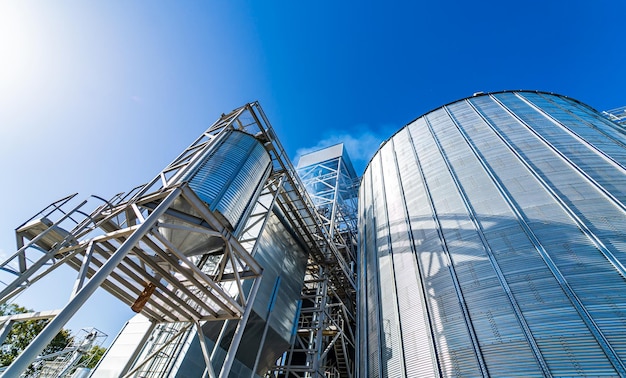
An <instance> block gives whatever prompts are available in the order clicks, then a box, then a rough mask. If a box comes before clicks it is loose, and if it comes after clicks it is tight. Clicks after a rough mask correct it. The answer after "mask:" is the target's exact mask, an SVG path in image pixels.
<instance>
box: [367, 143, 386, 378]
mask: <svg viewBox="0 0 626 378" xmlns="http://www.w3.org/2000/svg"><path fill="white" fill-rule="evenodd" d="M376 158H378V159H379V160H381V159H380V155H376V156H374V158H373V159H376ZM373 159H372V160H373ZM381 164H382V160H381ZM370 185H374V183H373V179H372V172H371V171H370ZM371 192H372V195H371V197H372V204H373V205H374V209H373V210H374V212H376V202H377V200H376V198H375V197H374V191H373V189H372V191H371ZM377 223H378V218H377V217H374V227H373V230H372V231H373V232H374V248H373V249H372V252H373V253H372V254H373V257H374V259H373V262H374V272H376V274H375V279H376V304H377V305H378V306H377V307H378V308H377V311H376V315H377V318H378V345H381V344H382V340H384V337H381V336H384V335H383V334H382V333H381V332H382V330H383V321H382V316H383V315H382V311H380V306H381V303H382V301H381V292H380V291H381V288H380V274H379V272H380V265H379V264H378V225H377ZM381 349H382V348H378V351H377V352H378V353H377V354H378V376H379V377H381V378H382V377H383V370H382V369H383V366H382V362H383V355H382V350H381Z"/></svg>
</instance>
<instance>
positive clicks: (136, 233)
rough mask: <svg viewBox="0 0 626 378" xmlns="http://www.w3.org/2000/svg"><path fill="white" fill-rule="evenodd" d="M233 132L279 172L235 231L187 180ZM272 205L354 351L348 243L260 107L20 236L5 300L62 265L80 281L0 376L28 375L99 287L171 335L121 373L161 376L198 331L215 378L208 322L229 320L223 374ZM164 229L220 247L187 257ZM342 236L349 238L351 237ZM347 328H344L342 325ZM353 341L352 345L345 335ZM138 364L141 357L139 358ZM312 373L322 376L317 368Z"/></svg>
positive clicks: (248, 108) (0, 291) (7, 272)
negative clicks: (144, 176)
mask: <svg viewBox="0 0 626 378" xmlns="http://www.w3.org/2000/svg"><path fill="white" fill-rule="evenodd" d="M229 129H236V130H241V131H245V132H246V133H249V134H251V135H254V136H255V137H256V138H257V139H258V140H260V141H261V142H262V143H263V144H264V146H265V147H266V149H267V151H268V152H269V154H270V156H271V159H272V173H271V175H270V176H269V178H268V179H267V181H266V182H265V184H264V185H263V187H262V188H261V191H260V193H259V194H258V197H257V200H256V204H255V205H254V206H251V207H250V209H249V210H248V213H247V214H246V217H245V219H246V221H245V222H243V226H242V227H241V228H240V229H238V230H235V231H234V232H233V231H232V230H230V229H229V228H228V227H226V226H225V225H224V224H223V222H222V220H221V219H220V218H218V217H216V216H215V215H214V214H213V213H212V212H211V211H209V209H208V208H207V206H206V204H204V203H203V202H202V201H201V200H200V198H199V197H198V196H197V195H196V193H195V192H194V191H193V190H192V189H191V188H190V187H189V186H188V184H187V183H186V182H185V181H181V178H182V177H185V174H186V173H187V172H188V171H189V170H190V169H191V168H192V167H193V166H194V164H195V163H196V162H197V161H199V159H201V157H202V156H203V153H204V152H205V151H206V150H207V149H208V148H210V147H211V144H212V143H213V141H214V140H215V139H216V138H218V137H219V136H220V133H223V132H225V131H226V130H229ZM274 206H276V207H278V208H279V209H280V210H281V212H282V213H283V214H284V215H285V218H286V221H287V222H288V223H289V225H290V227H291V228H292V229H293V230H294V231H295V233H296V234H297V235H298V236H299V237H300V238H301V240H302V242H303V243H304V245H305V246H306V248H307V249H308V252H309V261H310V263H309V270H308V276H307V277H310V279H308V280H307V284H306V285H305V288H304V289H303V293H307V292H309V291H310V290H311V288H312V287H315V290H317V292H318V293H320V294H321V297H320V298H322V299H321V301H322V302H320V305H322V307H320V308H326V307H328V308H340V309H341V310H340V311H334V310H333V311H331V312H330V314H329V315H328V316H326V317H325V319H330V320H332V321H333V322H335V323H336V324H337V329H340V330H341V335H342V337H341V340H340V344H341V345H345V343H346V340H350V341H349V343H350V344H351V345H352V348H353V345H354V343H353V341H352V340H353V338H354V336H353V332H352V330H353V328H354V327H353V323H354V311H355V310H354V308H355V307H354V292H355V275H354V273H353V270H352V265H351V263H352V261H353V260H354V252H353V251H352V245H353V244H354V243H353V241H352V238H353V236H351V234H350V235H349V233H346V232H345V230H344V229H342V228H341V227H339V226H338V224H337V223H336V222H335V223H334V222H330V223H329V222H328V221H327V218H328V217H322V216H320V214H318V212H317V211H316V210H315V206H314V205H313V201H312V200H311V198H309V195H308V194H307V191H306V190H305V187H304V185H303V184H302V183H301V181H300V179H299V178H298V175H297V174H296V171H295V169H294V168H293V166H292V164H291V162H290V161H289V159H288V157H287V156H286V154H285V151H284V149H283V147H282V146H281V144H280V142H279V141H278V139H277V138H276V135H275V133H274V131H273V129H272V127H271V126H270V123H269V121H268V120H267V117H266V116H265V114H264V113H263V110H262V109H261V107H260V106H259V104H258V103H256V102H255V103H250V104H246V105H244V106H242V107H240V108H238V109H235V110H233V111H232V112H230V113H228V114H223V115H222V116H221V117H220V118H219V119H218V120H217V121H216V122H215V123H214V124H213V125H212V126H211V127H210V128H209V129H208V130H207V131H205V132H204V133H203V134H202V135H200V137H199V138H198V139H196V140H195V141H194V142H193V143H192V144H191V145H190V146H189V147H188V148H187V149H186V150H185V151H184V152H183V153H182V154H180V155H179V156H178V157H177V158H176V159H174V161H172V163H170V164H169V165H168V167H167V168H165V169H164V170H163V171H162V172H160V173H159V174H158V175H157V176H156V177H155V178H154V179H153V180H152V181H150V182H148V183H147V184H145V185H142V186H140V187H137V188H135V189H133V190H132V191H130V192H129V193H128V194H119V195H116V196H114V197H113V198H111V199H110V200H104V199H102V198H100V197H96V196H92V197H90V198H89V199H88V200H85V201H82V202H79V201H77V197H76V195H72V196H68V197H66V198H63V199H61V200H59V201H56V202H54V203H53V204H51V205H50V206H49V207H47V208H46V209H44V210H42V211H41V212H40V213H38V214H37V215H35V216H34V217H32V218H31V219H30V220H29V221H27V222H25V223H24V224H23V225H22V226H20V227H18V228H17V230H16V235H17V240H18V251H17V252H15V253H14V254H13V255H12V256H10V257H9V258H8V259H7V260H6V261H4V262H3V263H2V264H0V270H1V272H2V274H3V275H2V283H1V284H2V286H0V303H5V302H6V301H7V300H9V299H10V298H12V297H14V296H15V295H17V294H18V293H20V292H22V291H23V290H26V289H27V288H28V287H30V285H32V284H33V283H34V282H36V281H38V280H40V279H41V278H43V277H45V276H46V275H47V274H49V273H50V272H52V271H54V270H55V269H57V268H58V267H59V266H61V265H64V264H67V265H69V266H71V267H72V268H74V269H75V270H76V271H77V272H78V274H77V278H76V281H75V285H74V289H73V291H72V293H71V295H70V300H69V302H68V303H67V304H66V306H65V307H64V308H63V309H62V310H60V311H59V312H58V313H56V315H55V316H54V318H53V320H52V321H51V322H50V323H49V324H48V325H47V327H46V328H45V329H44V330H43V331H42V333H41V334H40V335H39V336H38V337H37V338H36V339H35V340H34V341H33V342H32V343H31V345H30V346H29V347H28V348H27V349H26V350H25V351H24V352H23V353H22V354H21V355H20V357H19V358H17V359H16V360H15V361H14V363H13V364H12V365H11V366H9V368H8V369H7V370H6V372H5V376H18V375H19V374H20V373H21V372H22V371H24V370H25V369H26V368H27V367H28V365H29V364H30V362H31V361H32V360H34V358H35V357H36V356H37V355H38V354H39V353H40V351H41V350H42V349H43V348H44V347H45V346H46V345H47V344H48V342H49V341H50V340H51V339H52V338H53V337H54V335H56V333H57V332H58V331H59V330H60V329H61V328H62V327H63V326H64V325H65V324H66V323H67V321H69V319H70V318H71V317H72V316H73V315H74V314H75V313H76V312H77V311H78V310H79V309H80V307H81V306H82V305H83V304H84V303H85V302H86V301H87V299H88V298H89V297H90V296H91V295H92V294H93V293H94V291H95V290H96V289H97V288H98V287H102V288H104V289H105V290H107V291H108V292H109V293H111V294H113V295H114V296H115V297H117V298H118V299H120V300H121V301H122V302H124V303H126V304H128V305H129V306H132V307H133V309H134V310H136V311H137V312H140V313H141V314H143V315H145V316H146V317H147V318H148V319H150V321H151V322H152V324H153V326H152V327H153V330H154V329H156V327H160V328H161V329H164V328H163V327H166V328H167V329H168V332H165V333H164V334H167V335H168V336H167V337H164V338H162V339H161V340H159V343H154V344H152V347H151V349H150V351H149V352H146V350H143V351H141V350H137V351H135V354H133V355H132V356H129V363H128V364H127V366H126V367H125V368H124V373H125V374H126V376H132V375H136V374H139V373H141V372H142V369H143V370H145V369H147V368H148V367H151V368H150V369H152V368H154V366H158V368H157V369H156V370H152V372H151V373H150V374H152V375H151V376H163V375H164V374H166V372H167V369H169V368H170V367H171V360H169V362H167V361H164V360H163V359H161V360H159V356H163V354H164V352H165V351H166V350H169V351H171V352H172V353H174V352H177V353H180V352H181V350H182V349H181V348H182V345H183V343H184V341H185V340H186V338H188V337H189V335H190V334H192V333H193V332H194V330H195V332H197V333H198V334H199V336H200V337H199V339H200V340H201V347H202V352H203V355H204V358H205V362H206V366H207V373H208V374H209V376H217V374H216V373H215V372H213V368H212V358H213V357H214V353H213V352H214V351H213V352H212V351H210V350H209V348H208V347H207V345H206V343H205V342H203V340H204V337H203V334H202V324H203V323H204V322H207V321H216V320H226V323H228V322H230V321H234V322H237V328H236V332H235V335H234V336H233V338H232V340H231V342H230V347H229V349H228V352H227V355H226V359H225V361H224V363H223V364H222V369H221V371H220V374H219V376H220V377H226V376H227V375H228V373H229V371H230V367H231V366H232V363H233V360H234V356H235V353H236V351H237V347H238V344H239V341H240V340H241V334H242V332H243V331H244V328H245V324H246V322H247V319H248V316H249V314H250V312H251V308H252V305H251V303H252V302H253V301H254V298H255V294H256V291H257V290H258V287H259V285H258V284H259V282H260V279H259V278H260V277H261V275H262V268H261V267H260V266H259V264H258V263H257V262H256V260H255V259H254V257H253V256H254V252H255V248H256V245H257V243H256V242H257V239H258V237H259V235H260V234H261V232H262V231H263V229H264V226H265V223H266V220H267V218H268V215H269V213H270V212H271V209H272V208H273V207H274ZM332 219H335V217H332ZM167 229H169V230H176V232H180V233H187V234H189V235H194V236H197V235H201V236H202V237H207V238H209V237H210V238H215V239H218V240H220V241H221V242H220V243H218V244H219V245H218V246H217V247H216V248H215V249H214V250H213V251H211V252H210V253H208V254H205V255H202V256H186V255H185V254H184V253H182V252H181V251H179V250H178V249H177V248H176V246H175V245H173V244H172V243H171V242H170V241H168V239H167V238H166V237H165V236H164V235H163V231H164V230H167ZM346 236H349V239H348V241H346ZM246 280H250V281H252V282H253V284H252V285H249V286H251V288H250V289H249V290H246V289H244V286H245V285H244V281H246ZM312 281H315V282H321V283H323V285H324V287H325V289H324V290H321V291H320V290H319V287H318V286H317V283H316V284H314V285H313V286H310V285H311V282H312ZM328 293H333V296H329V295H328ZM328 298H337V299H331V300H329V299H328ZM316 300H317V299H316ZM330 302H332V303H330ZM305 312H306V311H303V314H304V313H305ZM337 314H340V315H341V316H338V315H337ZM318 322H320V323H322V322H325V323H324V324H327V322H328V321H326V320H324V321H322V319H321V318H319V319H318ZM346 323H347V324H349V326H347V327H346V326H344V325H343V324H346ZM224 327H225V325H224ZM346 329H348V330H349V332H348V333H346V332H345V331H344V330H346ZM316 330H317V333H318V336H319V337H318V338H317V339H321V338H324V337H326V336H324V332H325V329H322V327H320V326H317V328H316ZM347 334H349V335H350V337H349V338H346V337H345V335H347ZM336 340H339V338H336ZM326 344H328V345H339V343H335V344H333V343H330V344H329V343H326ZM319 345H322V344H319ZM294 348H295V347H292V350H293V349H294ZM316 350H317V353H318V356H316V357H315V358H316V361H323V360H324V359H325V357H326V356H327V355H328V351H327V350H325V349H322V348H321V347H317V349H316ZM343 350H344V351H345V350H348V348H346V347H344V348H343ZM340 354H341V351H339V352H336V354H335V356H336V359H337V360H341V358H340ZM139 356H141V357H142V360H141V361H138V360H137V361H134V359H135V358H137V357H139ZM170 357H171V355H170ZM347 366H348V367H345V368H343V370H347V371H350V370H351V369H352V364H351V363H350V364H348V365H347ZM315 369H316V371H320V374H323V373H322V372H321V370H320V369H323V367H322V366H319V364H317V365H316V367H315ZM349 374H351V373H349Z"/></svg>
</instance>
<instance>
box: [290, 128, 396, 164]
mask: <svg viewBox="0 0 626 378" xmlns="http://www.w3.org/2000/svg"><path fill="white" fill-rule="evenodd" d="M394 131H395V127H394V126H391V125H389V126H385V127H382V128H381V129H380V130H377V131H374V130H371V129H370V128H369V127H368V126H367V125H360V126H359V127H358V131H357V132H355V133H347V132H345V131H342V132H340V133H336V134H335V133H329V134H326V135H325V136H324V138H323V139H322V140H320V141H319V142H317V144H316V145H314V146H311V147H304V148H300V149H298V150H297V151H296V157H295V159H294V160H293V161H294V163H297V162H298V159H300V156H302V155H305V154H308V153H310V152H314V151H317V150H320V149H322V148H325V147H328V146H332V145H335V144H338V143H343V144H344V146H345V148H346V150H347V151H348V155H349V156H350V160H352V163H353V165H354V168H355V170H356V171H357V174H359V175H360V174H361V173H362V171H363V169H364V168H365V165H366V164H367V163H368V162H369V160H370V159H371V158H372V156H373V155H374V153H376V151H377V150H378V148H379V147H380V145H381V143H383V142H384V141H385V140H387V139H388V138H389V137H390V136H391V134H392V133H393V132H394Z"/></svg>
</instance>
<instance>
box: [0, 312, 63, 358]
mask: <svg viewBox="0 0 626 378" xmlns="http://www.w3.org/2000/svg"><path fill="white" fill-rule="evenodd" d="M32 311H33V310H28V309H26V308H25V307H22V306H20V305H18V304H15V303H12V304H2V305H0V316H7V315H15V314H24V313H27V312H32ZM48 321H49V320H45V319H44V320H28V321H24V322H16V323H14V324H13V327H12V328H11V331H10V332H9V334H8V335H7V337H6V339H5V340H4V343H3V344H2V346H0V366H7V365H10V364H11V362H13V360H14V359H15V358H16V357H17V356H18V355H19V354H20V353H21V352H22V351H23V350H24V349H25V348H26V347H27V346H28V344H29V343H30V342H31V341H32V340H33V339H34V338H35V336H37V335H38V334H39V333H40V332H41V331H42V330H43V328H44V327H45V326H46V324H47V323H48ZM71 341H72V337H71V336H70V330H68V329H63V330H61V332H59V333H58V334H57V335H56V336H55V337H54V339H52V342H50V344H48V346H47V347H46V348H45V349H44V350H43V352H42V354H44V355H45V354H50V353H54V352H58V351H60V350H63V349H64V348H65V347H66V346H67V345H68V344H69V343H71Z"/></svg>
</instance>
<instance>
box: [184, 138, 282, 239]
mask: <svg viewBox="0 0 626 378" xmlns="http://www.w3.org/2000/svg"><path fill="white" fill-rule="evenodd" d="M227 133H228V134H227V135H225V136H224V137H223V138H220V139H219V140H218V141H217V142H216V143H218V145H217V146H214V148H211V149H209V150H208V151H207V154H206V156H205V157H203V159H202V160H201V161H200V163H198V165H196V168H195V169H194V170H193V171H192V172H191V173H190V174H189V175H188V176H187V177H185V178H184V179H183V180H184V181H187V182H188V183H189V187H190V188H191V189H193V191H194V192H195V193H196V194H197V195H198V197H200V199H202V200H203V201H204V202H205V203H206V204H207V205H209V209H210V210H211V211H213V212H214V213H215V214H218V215H221V217H223V218H224V220H226V221H227V225H228V226H230V227H231V229H233V230H235V229H236V228H237V226H238V224H239V222H240V221H241V218H242V217H243V216H244V214H245V213H246V209H247V208H248V206H250V205H251V204H252V202H253V200H254V198H255V196H256V195H257V193H258V192H259V188H260V186H261V185H263V184H264V182H265V181H266V180H267V177H268V176H269V174H270V171H271V158H270V155H269V153H268V152H267V150H266V149H265V147H263V144H261V142H259V141H258V140H257V139H256V138H255V137H254V136H252V135H250V134H247V133H244V132H241V131H237V130H229V131H227Z"/></svg>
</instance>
